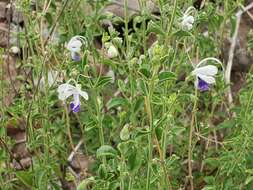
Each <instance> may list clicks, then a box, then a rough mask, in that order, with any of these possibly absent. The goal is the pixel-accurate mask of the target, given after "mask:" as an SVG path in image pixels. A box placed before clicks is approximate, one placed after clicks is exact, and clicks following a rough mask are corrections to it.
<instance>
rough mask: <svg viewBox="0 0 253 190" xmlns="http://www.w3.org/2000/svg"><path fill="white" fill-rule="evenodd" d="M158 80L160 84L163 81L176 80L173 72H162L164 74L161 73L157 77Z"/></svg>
mask: <svg viewBox="0 0 253 190" xmlns="http://www.w3.org/2000/svg"><path fill="white" fill-rule="evenodd" d="M158 78H159V81H160V82H164V81H167V80H175V79H176V75H175V73H173V72H170V71H164V72H161V73H160V74H159V75H158Z"/></svg>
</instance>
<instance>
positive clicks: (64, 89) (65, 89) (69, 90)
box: [57, 83, 89, 113]
mask: <svg viewBox="0 0 253 190" xmlns="http://www.w3.org/2000/svg"><path fill="white" fill-rule="evenodd" d="M57 91H58V97H59V99H60V100H62V101H63V102H64V101H65V100H66V99H67V98H68V97H69V96H73V99H74V100H73V101H72V102H71V103H70V108H71V110H72V111H73V112H74V113H77V112H79V111H80V108H81V101H80V98H79V96H82V97H83V98H84V99H85V100H88V99H89V96H88V93H87V92H85V91H82V90H81V85H80V84H77V85H76V86H73V85H71V84H68V83H64V84H61V85H60V86H59V87H58V90H57Z"/></svg>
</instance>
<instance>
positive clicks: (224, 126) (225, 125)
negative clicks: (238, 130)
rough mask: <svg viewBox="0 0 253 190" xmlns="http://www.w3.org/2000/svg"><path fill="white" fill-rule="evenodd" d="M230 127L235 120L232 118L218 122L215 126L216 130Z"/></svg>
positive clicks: (233, 124)
mask: <svg viewBox="0 0 253 190" xmlns="http://www.w3.org/2000/svg"><path fill="white" fill-rule="evenodd" d="M232 127H235V120H234V119H230V120H225V121H224V122H222V123H220V124H219V125H218V126H217V127H216V128H217V129H218V130H220V129H228V128H232Z"/></svg>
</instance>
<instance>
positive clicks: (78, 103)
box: [73, 94, 81, 106]
mask: <svg viewBox="0 0 253 190" xmlns="http://www.w3.org/2000/svg"><path fill="white" fill-rule="evenodd" d="M73 98H74V102H73V103H74V104H75V105H76V106H78V105H81V102H80V99H79V94H74V95H73Z"/></svg>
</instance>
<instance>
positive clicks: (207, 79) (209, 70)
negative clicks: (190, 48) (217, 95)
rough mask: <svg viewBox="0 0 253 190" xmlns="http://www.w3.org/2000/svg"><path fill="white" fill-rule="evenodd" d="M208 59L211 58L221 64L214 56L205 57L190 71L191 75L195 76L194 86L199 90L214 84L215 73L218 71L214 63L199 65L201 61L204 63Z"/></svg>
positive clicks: (204, 89)
mask: <svg viewBox="0 0 253 190" xmlns="http://www.w3.org/2000/svg"><path fill="white" fill-rule="evenodd" d="M208 60H213V61H216V62H218V63H219V64H221V62H220V61H219V60H218V59H216V58H206V59H203V60H202V61H201V62H199V64H198V65H197V66H196V68H195V69H194V70H193V71H192V75H195V76H196V81H195V86H196V88H197V89H199V90H200V91H201V92H203V91H207V90H209V89H210V85H211V84H215V75H216V74H217V73H218V68H217V67H216V66H214V65H205V66H202V67H200V65H201V64H202V63H205V62H206V61H208Z"/></svg>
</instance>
